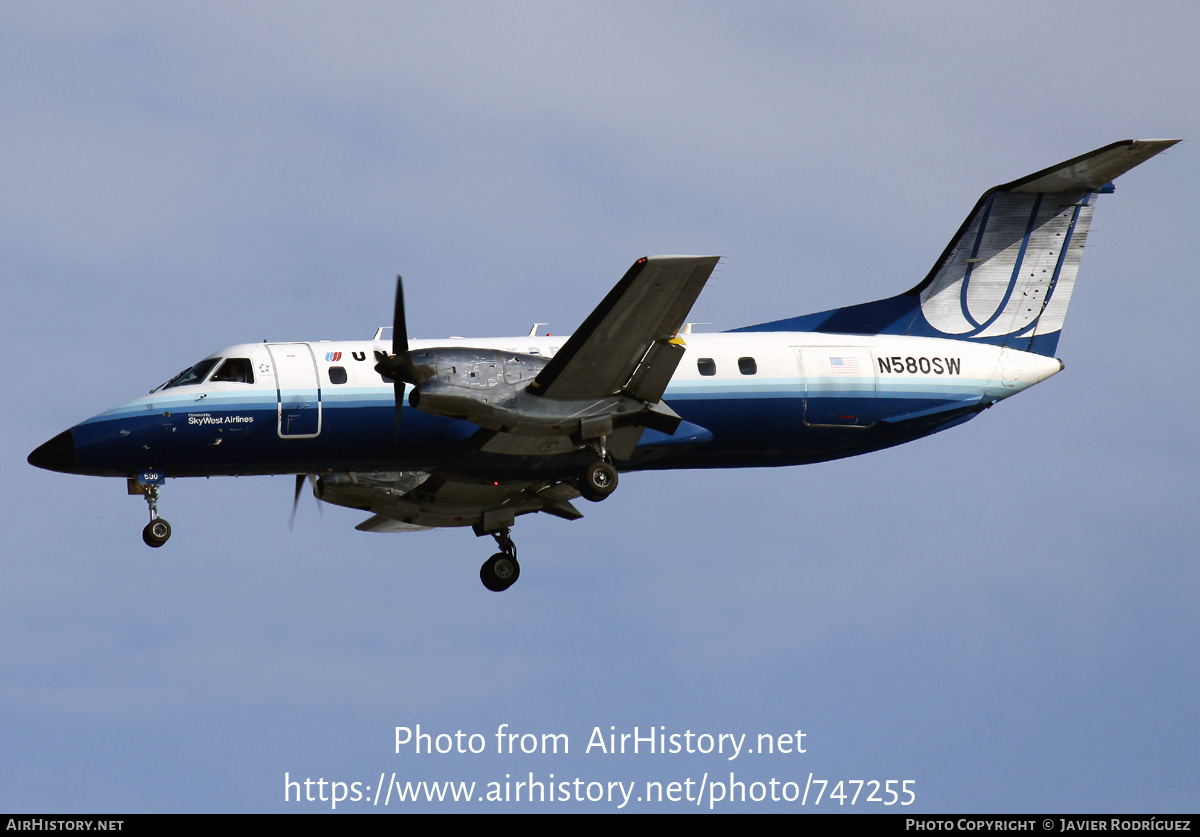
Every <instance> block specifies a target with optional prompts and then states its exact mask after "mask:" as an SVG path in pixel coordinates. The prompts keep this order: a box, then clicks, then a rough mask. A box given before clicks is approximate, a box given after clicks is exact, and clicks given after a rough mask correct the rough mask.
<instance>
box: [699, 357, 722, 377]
mask: <svg viewBox="0 0 1200 837" xmlns="http://www.w3.org/2000/svg"><path fill="white" fill-rule="evenodd" d="M696 369H697V370H698V371H699V372H700V374H701V375H704V376H705V377H712V376H713V375H715V374H717V362H716V361H715V360H713V359H712V358H711V357H702V358H697V360H696Z"/></svg>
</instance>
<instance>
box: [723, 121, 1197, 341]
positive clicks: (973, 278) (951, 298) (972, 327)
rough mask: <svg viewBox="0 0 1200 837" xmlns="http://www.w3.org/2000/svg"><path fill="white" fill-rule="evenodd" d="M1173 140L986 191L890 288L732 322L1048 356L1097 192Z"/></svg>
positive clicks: (1107, 149) (1132, 145) (1111, 149)
mask: <svg viewBox="0 0 1200 837" xmlns="http://www.w3.org/2000/svg"><path fill="white" fill-rule="evenodd" d="M1177 142H1179V140H1123V141H1121V142H1114V143H1113V144H1112V145H1106V146H1104V147H1103V148H1098V149H1096V150H1095V151H1092V152H1090V153H1088V154H1083V155H1081V156H1079V157H1075V158H1073V159H1071V160H1067V161H1066V162H1064V163H1059V164H1058V165H1057V166H1051V167H1050V168H1048V169H1043V170H1042V171H1039V172H1035V173H1034V174H1031V175H1029V176H1028V177H1022V178H1021V179H1020V180H1014V181H1013V182H1012V183H1005V184H1004V185H1002V186H996V187H995V188H993V189H990V190H989V191H987V192H985V193H984V195H983V197H981V198H980V199H979V203H977V204H975V208H974V209H973V210H972V211H971V214H970V215H968V216H967V220H966V221H964V222H963V225H962V226H961V227H959V230H958V232H957V233H956V234H955V236H954V238H953V239H951V240H950V243H949V245H947V247H946V249H945V251H943V252H942V255H941V257H940V258H939V259H938V260H937V263H936V264H934V266H933V269H932V270H931V271H929V275H928V276H926V277H925V279H924V280H923V281H922V282H921V283H920V284H919V285H917V286H916V287H915V288H913V289H911V290H909V291H906V292H905V293H902V294H900V295H899V296H894V297H891V298H889V299H881V300H878V301H876V302H868V303H865V304H862V305H852V306H850V307H848V308H836V309H834V310H832V311H823V312H821V313H819V314H809V315H807V316H803V317H792V318H791V319H787V320H777V321H775V322H771V323H762V324H760V325H754V326H748V327H746V328H739V329H734V330H735V331H816V332H827V333H836V334H911V335H915V336H919V337H952V338H956V339H959V340H972V341H977V342H980V343H991V344H994V345H1002V346H1009V347H1011V348H1014V349H1020V350H1022V351H1027V352H1036V353H1037V354H1041V355H1047V356H1050V357H1053V356H1054V352H1055V349H1056V348H1057V347H1058V338H1059V335H1060V334H1061V333H1062V325H1063V320H1064V319H1065V318H1066V314H1067V305H1068V304H1069V303H1070V302H1071V291H1072V290H1074V287H1075V276H1076V274H1077V273H1078V271H1079V261H1080V258H1081V256H1082V254H1083V245H1084V243H1085V242H1086V240H1087V234H1088V228H1089V226H1090V225H1091V221H1092V211H1093V208H1094V207H1095V204H1096V196H1097V195H1100V194H1108V193H1110V192H1112V191H1113V185H1112V181H1113V180H1114V179H1116V178H1117V177H1118V176H1119V175H1122V174H1124V173H1125V172H1127V171H1129V170H1130V169H1131V168H1133V167H1134V166H1136V165H1138V164H1139V163H1143V162H1145V161H1146V160H1148V159H1150V158H1151V157H1153V156H1154V155H1155V154H1158V153H1159V152H1160V151H1165V150H1166V149H1168V148H1170V147H1171V146H1172V145H1174V144H1175V143H1177Z"/></svg>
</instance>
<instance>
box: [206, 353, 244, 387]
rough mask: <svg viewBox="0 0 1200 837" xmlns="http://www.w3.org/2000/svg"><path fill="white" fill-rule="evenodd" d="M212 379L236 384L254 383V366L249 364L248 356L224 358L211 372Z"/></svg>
mask: <svg viewBox="0 0 1200 837" xmlns="http://www.w3.org/2000/svg"><path fill="white" fill-rule="evenodd" d="M212 379H213V380H214V381H231V382H233V383H237V384H252V383H254V368H253V367H252V366H251V365H250V358H245V357H231V358H226V359H225V362H224V363H222V364H221V365H220V367H219V368H218V369H217V371H216V372H214V373H213V376H212Z"/></svg>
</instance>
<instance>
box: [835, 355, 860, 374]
mask: <svg viewBox="0 0 1200 837" xmlns="http://www.w3.org/2000/svg"><path fill="white" fill-rule="evenodd" d="M829 368H830V369H832V370H833V374H835V375H857V374H858V373H859V368H858V358H856V357H831V358H830V359H829Z"/></svg>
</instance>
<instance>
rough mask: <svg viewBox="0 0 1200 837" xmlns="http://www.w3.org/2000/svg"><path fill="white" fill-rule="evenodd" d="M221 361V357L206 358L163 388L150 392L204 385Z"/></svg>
mask: <svg viewBox="0 0 1200 837" xmlns="http://www.w3.org/2000/svg"><path fill="white" fill-rule="evenodd" d="M220 360H221V359H220V358H219V357H210V358H206V359H204V360H202V361H200V362H199V363H197V364H196V365H195V366H189V367H188V368H187V369H185V370H183V371H182V372H180V373H179V374H178V375H176V376H175V377H174V378H172V379H171V380H169V381H167V382H166V383H165V384H163V385H162V386H160V387H158V388H156V389H152V390H150V391H151V392H158V390H160V389H170V388H171V387H181V386H185V385H187V384H199V383H202V382H203V381H204V379H205V378H206V377H208V373H209V372H211V371H212V368H213V367H214V366H216V365H217V363H218V361H220Z"/></svg>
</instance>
